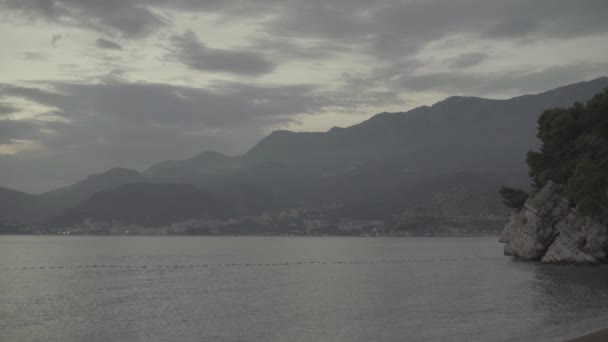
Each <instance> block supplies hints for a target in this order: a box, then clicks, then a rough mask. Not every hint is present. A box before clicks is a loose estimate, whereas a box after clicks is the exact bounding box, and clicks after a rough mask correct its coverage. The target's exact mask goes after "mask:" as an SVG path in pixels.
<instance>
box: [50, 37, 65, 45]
mask: <svg viewBox="0 0 608 342" xmlns="http://www.w3.org/2000/svg"><path fill="white" fill-rule="evenodd" d="M62 38H63V35H61V34H54V35H52V36H51V45H53V47H57V43H58V42H59V41H60V40H61V39H62Z"/></svg>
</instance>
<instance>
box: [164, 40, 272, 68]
mask: <svg viewBox="0 0 608 342" xmlns="http://www.w3.org/2000/svg"><path fill="white" fill-rule="evenodd" d="M170 41H171V45H172V49H171V50H172V51H171V53H170V54H169V57H170V58H172V59H174V60H176V61H179V62H181V63H183V64H185V65H187V66H188V67H190V68H192V69H197V70H204V71H216V72H229V73H235V74H244V75H260V74H265V73H267V72H270V71H272V69H274V67H275V65H274V64H273V63H272V62H270V61H269V60H267V59H265V58H264V57H263V56H261V55H260V54H257V53H254V52H249V51H237V50H223V49H213V48H210V47H207V46H205V44H203V43H201V42H200V41H199V40H198V38H197V37H196V35H195V34H194V32H192V31H188V32H185V33H183V34H181V35H174V36H171V38H170Z"/></svg>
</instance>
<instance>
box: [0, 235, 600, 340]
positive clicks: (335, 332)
mask: <svg viewBox="0 0 608 342" xmlns="http://www.w3.org/2000/svg"><path fill="white" fill-rule="evenodd" d="M607 325H608V268H606V267H593V268H588V267H555V266H546V265H538V264H534V263H522V262H515V261H511V260H510V259H509V258H506V257H502V247H501V245H500V244H499V243H498V242H497V239H496V238H394V239H388V238H386V239H385V238H278V237H277V238H274V237H259V238H258V237H230V238H223V237H47V236H5V237H0V340H1V341H442V340H443V341H519V340H524V341H529V340H533V341H545V340H546V341H553V340H560V339H561V338H563V337H569V336H573V335H578V334H580V333H582V332H586V331H588V330H592V329H595V328H599V327H604V326H607Z"/></svg>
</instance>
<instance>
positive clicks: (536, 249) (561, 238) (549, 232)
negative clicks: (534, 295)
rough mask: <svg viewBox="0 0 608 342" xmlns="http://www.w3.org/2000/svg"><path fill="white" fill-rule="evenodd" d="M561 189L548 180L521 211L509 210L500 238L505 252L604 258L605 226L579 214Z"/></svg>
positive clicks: (541, 257)
mask: <svg viewBox="0 0 608 342" xmlns="http://www.w3.org/2000/svg"><path fill="white" fill-rule="evenodd" d="M562 190H563V186H561V185H557V184H555V183H552V182H549V183H548V184H547V185H545V186H544V187H543V189H542V190H541V191H540V192H539V193H538V194H536V195H535V196H534V197H531V198H529V199H528V200H527V201H526V203H525V205H524V207H523V209H522V210H521V211H519V212H513V213H511V217H510V219H509V221H508V222H507V224H506V225H505V229H504V231H503V233H502V236H501V238H500V241H501V242H503V243H505V249H504V252H505V255H510V256H513V257H516V258H519V259H524V260H536V261H541V262H544V263H576V264H595V263H601V262H605V261H606V256H607V252H608V227H606V226H605V225H603V224H602V223H600V222H598V221H596V220H593V219H591V218H588V217H583V216H581V215H579V214H578V213H577V212H576V209H574V208H573V206H572V205H571V204H570V202H569V201H568V200H567V199H566V198H565V197H564V196H563V195H562Z"/></svg>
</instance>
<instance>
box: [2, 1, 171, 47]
mask: <svg viewBox="0 0 608 342" xmlns="http://www.w3.org/2000/svg"><path fill="white" fill-rule="evenodd" d="M154 2H156V1H152V2H150V1H138V0H104V1H99V0H0V6H2V7H3V8H7V9H10V10H14V11H17V12H19V13H21V14H22V15H24V16H25V17H28V18H32V19H34V20H37V19H43V20H46V21H49V22H53V23H57V24H61V25H65V26H76V27H82V28H86V29H93V30H98V31H102V32H110V33H119V34H121V35H122V36H124V37H130V38H136V37H141V36H145V35H148V34H149V33H151V32H153V31H154V30H155V29H157V28H159V27H162V26H164V25H166V23H167V20H166V19H165V18H164V17H162V16H160V15H158V14H156V13H154V11H152V10H151V9H150V7H149V6H150V5H153V4H154ZM54 37H55V36H54ZM54 40H55V39H54ZM53 43H55V41H54V42H53Z"/></svg>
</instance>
